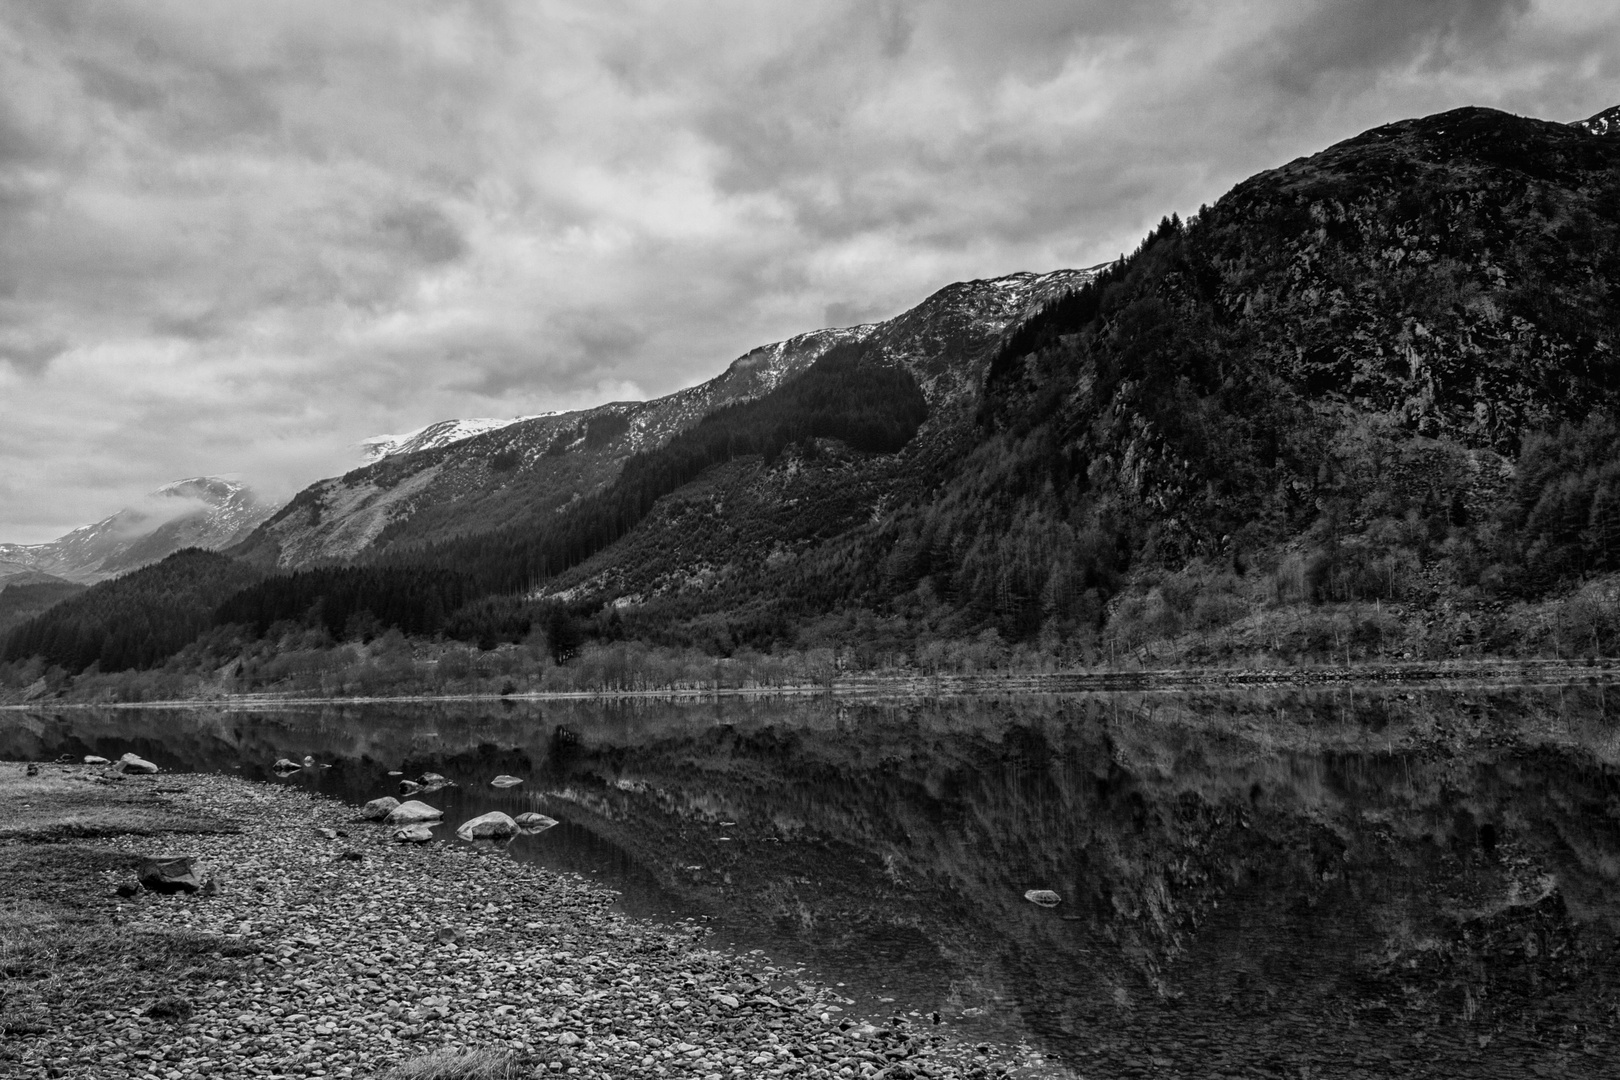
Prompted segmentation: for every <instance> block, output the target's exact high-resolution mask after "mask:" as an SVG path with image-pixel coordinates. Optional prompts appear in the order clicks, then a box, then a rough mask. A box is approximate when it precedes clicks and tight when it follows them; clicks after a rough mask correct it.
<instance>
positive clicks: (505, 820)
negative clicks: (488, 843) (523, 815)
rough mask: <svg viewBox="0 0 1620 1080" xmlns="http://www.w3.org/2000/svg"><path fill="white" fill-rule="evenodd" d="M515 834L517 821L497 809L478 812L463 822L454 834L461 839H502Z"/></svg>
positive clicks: (516, 832)
mask: <svg viewBox="0 0 1620 1080" xmlns="http://www.w3.org/2000/svg"><path fill="white" fill-rule="evenodd" d="M517 834H518V823H517V822H515V821H513V820H512V819H511V818H509V817H507V816H506V815H505V814H503V813H501V812H500V811H499V810H491V811H490V812H489V813H487V814H480V815H479V816H478V817H475V818H473V819H472V820H471V821H466V822H463V823H462V825H461V828H459V829H457V830H456V835H457V836H459V837H461V838H462V839H463V840H503V839H505V838H506V837H508V836H516V835H517Z"/></svg>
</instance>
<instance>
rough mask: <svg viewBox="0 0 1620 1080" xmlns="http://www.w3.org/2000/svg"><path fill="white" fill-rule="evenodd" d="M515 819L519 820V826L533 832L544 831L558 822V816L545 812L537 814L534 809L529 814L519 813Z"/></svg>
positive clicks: (525, 830)
mask: <svg viewBox="0 0 1620 1080" xmlns="http://www.w3.org/2000/svg"><path fill="white" fill-rule="evenodd" d="M513 820H514V821H516V822H517V824H518V826H519V827H520V828H522V829H523V831H524V832H531V833H537V832H542V831H544V830H546V829H549V828H551V827H552V826H553V825H555V824H557V819H556V818H550V817H546V815H544V814H536V813H535V812H534V811H532V810H531V811H529V812H528V813H527V814H519V815H518V816H517V817H516V818H514V819H513Z"/></svg>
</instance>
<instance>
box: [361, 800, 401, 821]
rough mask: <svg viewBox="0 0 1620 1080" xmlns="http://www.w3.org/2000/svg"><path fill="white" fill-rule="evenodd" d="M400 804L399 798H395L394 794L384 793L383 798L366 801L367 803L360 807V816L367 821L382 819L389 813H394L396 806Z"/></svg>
mask: <svg viewBox="0 0 1620 1080" xmlns="http://www.w3.org/2000/svg"><path fill="white" fill-rule="evenodd" d="M398 805H399V800H398V799H396V798H394V797H393V796H392V795H384V796H383V797H382V798H380V799H372V800H371V801H370V802H368V803H366V805H364V806H362V807H361V808H360V816H361V817H363V818H365V819H366V820H367V821H382V820H383V819H384V818H386V817H387V816H388V815H389V814H392V813H393V812H394V808H395V807H397V806H398Z"/></svg>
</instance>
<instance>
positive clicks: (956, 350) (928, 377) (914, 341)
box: [240, 270, 1091, 569]
mask: <svg viewBox="0 0 1620 1080" xmlns="http://www.w3.org/2000/svg"><path fill="white" fill-rule="evenodd" d="M1090 273H1091V271H1085V270H1065V271H1058V272H1056V273H1052V274H1044V275H1038V274H1030V273H1020V274H1012V275H1008V276H1006V277H1001V278H994V279H990V280H988V281H973V282H963V283H959V284H956V285H951V286H948V287H947V288H945V289H942V290H940V291H939V292H937V293H935V294H934V295H933V296H931V297H930V298H928V299H927V300H925V301H924V302H923V303H922V304H920V305H918V306H917V307H916V308H913V309H912V310H910V311H908V312H906V313H904V314H902V315H900V316H898V317H896V318H894V319H890V320H888V321H887V322H882V323H874V324H871V325H866V326H855V327H847V328H837V329H825V330H815V331H812V332H810V333H806V334H800V335H798V336H796V337H793V338H789V339H788V340H786V341H780V342H776V343H775V344H771V345H765V346H762V347H760V348H757V349H754V350H752V351H751V352H748V353H747V354H745V355H743V356H741V357H739V358H738V359H737V360H735V361H734V362H732V364H731V365H730V366H729V367H728V368H727V369H726V370H725V371H724V372H722V373H721V374H720V375H718V376H717V377H715V378H714V379H711V380H709V381H708V382H705V383H702V384H700V385H698V386H693V387H689V388H687V389H684V390H679V391H676V392H675V393H673V394H669V395H667V396H665V397H662V398H656V399H654V400H652V401H637V402H612V403H609V404H606V405H602V406H598V407H597V408H594V409H586V410H580V411H575V412H568V413H560V414H553V415H548V416H539V417H531V418H523V419H518V420H515V421H512V422H510V423H504V424H502V423H501V422H499V421H444V422H442V423H441V424H436V425H433V426H431V427H429V428H426V429H424V430H423V431H421V432H419V433H416V435H415V436H414V437H413V438H411V439H409V440H407V441H406V442H404V443H401V444H399V445H398V447H397V449H392V450H389V451H388V452H387V453H386V454H385V455H384V456H382V457H380V459H379V460H377V461H376V462H374V463H372V464H370V465H367V466H365V467H363V468H360V469H356V470H354V471H353V472H350V473H347V474H345V475H344V476H341V477H337V478H334V479H329V480H322V481H319V482H318V483H316V484H313V485H311V486H310V487H308V488H306V489H304V490H303V491H301V492H299V493H298V495H297V496H295V497H294V498H293V499H292V501H291V502H290V503H288V504H287V505H286V506H285V507H283V508H282V509H281V511H279V512H278V513H277V514H276V515H275V516H274V517H272V518H271V519H270V520H269V521H267V522H266V523H265V524H264V525H263V526H262V527H261V528H260V529H259V530H258V531H257V532H256V533H255V534H254V535H253V536H252V537H251V538H249V539H248V540H247V542H246V543H244V544H243V545H242V547H241V549H240V554H242V555H243V557H245V558H248V559H250V560H252V561H255V562H257V563H259V564H261V565H266V566H275V567H277V568H281V569H297V568H300V567H306V566H311V565H316V564H319V563H324V562H330V561H336V560H348V559H354V558H356V557H359V556H361V555H368V556H374V555H377V554H379V553H382V552H386V551H389V550H395V551H402V550H409V549H411V548H412V547H415V546H420V545H423V544H428V543H433V542H437V541H443V540H446V539H448V538H450V537H453V536H458V535H468V534H476V533H479V532H483V531H490V530H494V529H497V528H500V527H503V526H506V525H508V524H510V523H512V522H514V521H539V520H544V519H545V518H546V517H547V516H549V515H551V514H553V513H555V512H556V511H558V510H559V509H561V508H563V507H566V506H568V505H569V504H571V503H573V502H575V501H576V500H578V499H580V498H583V497H585V496H588V495H590V494H591V493H593V492H596V491H599V490H601V489H602V488H603V487H604V486H605V485H606V484H608V483H609V482H610V481H611V480H612V479H613V478H614V477H615V476H616V475H618V473H619V471H620V470H621V469H622V467H623V466H624V463H625V462H626V461H627V460H628V459H629V458H630V457H632V456H633V455H635V454H638V453H643V452H647V451H650V450H654V449H656V448H658V447H660V446H662V445H663V444H665V443H667V442H668V441H669V440H670V439H671V438H672V437H673V436H674V435H675V434H676V433H678V432H680V431H683V430H686V429H688V428H690V427H691V426H693V425H694V424H696V423H697V422H698V421H699V420H700V419H702V418H703V417H704V416H705V415H707V414H709V413H710V412H712V411H714V410H716V409H718V408H721V407H723V406H727V405H732V404H736V403H739V402H744V401H751V400H754V399H757V398H759V397H761V396H763V395H765V394H768V393H769V392H771V391H772V390H774V389H776V388H777V387H778V386H780V385H781V384H782V383H783V382H784V380H787V379H790V378H791V377H793V376H794V375H797V374H799V373H802V372H803V371H805V370H806V369H807V368H809V367H810V366H811V365H812V364H813V363H814V362H815V361H816V360H817V359H819V358H821V357H822V356H824V355H826V354H827V352H828V351H829V350H830V349H832V348H834V347H835V346H840V345H844V346H848V345H862V346H865V347H867V348H868V349H869V350H870V352H871V355H873V356H875V357H879V358H881V362H883V363H891V364H899V365H902V366H904V367H905V368H906V369H907V370H909V371H911V372H912V374H913V376H914V377H915V378H916V379H917V380H918V382H919V384H920V386H921V387H922V390H923V393H924V395H925V396H926V397H927V399H928V402H929V407H930V409H931V410H934V411H935V412H938V413H939V414H940V415H942V416H945V415H948V416H950V417H952V418H953V419H952V421H951V422H952V423H953V424H955V425H956V427H958V428H959V427H960V425H961V423H962V422H963V421H965V419H966V418H967V417H968V416H969V415H970V413H971V401H972V399H973V397H974V395H975V394H976V392H977V391H976V388H977V384H978V381H979V379H980V378H981V377H982V375H983V362H984V356H983V355H981V354H982V353H984V350H985V349H986V348H987V347H988V345H989V343H990V342H992V341H993V340H994V339H995V337H996V335H997V334H998V333H1000V331H1001V330H1002V329H1003V328H1005V327H1006V326H1007V325H1008V324H1009V323H1010V322H1013V321H1015V320H1017V319H1018V318H1020V317H1022V316H1024V315H1026V314H1028V313H1029V312H1030V311H1033V310H1034V309H1035V308H1036V307H1038V306H1039V305H1040V304H1041V303H1042V302H1043V301H1045V300H1047V299H1049V298H1051V297H1053V296H1056V295H1058V294H1060V293H1062V292H1063V291H1065V290H1067V289H1070V288H1073V287H1074V286H1075V285H1077V284H1079V283H1080V282H1082V281H1084V280H1086V278H1087V276H1088V275H1089V274H1090ZM484 424H499V425H500V426H498V427H494V428H492V429H490V430H486V431H483V432H477V433H475V432H474V429H475V428H477V427H478V426H481V425H484ZM934 427H935V428H936V429H939V428H941V425H940V424H936V425H934ZM953 430H954V429H953ZM464 432H465V433H467V434H463V433H464ZM377 445H379V446H382V445H385V444H382V443H377ZM386 445H389V446H393V445H394V444H393V443H388V444H386Z"/></svg>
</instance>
